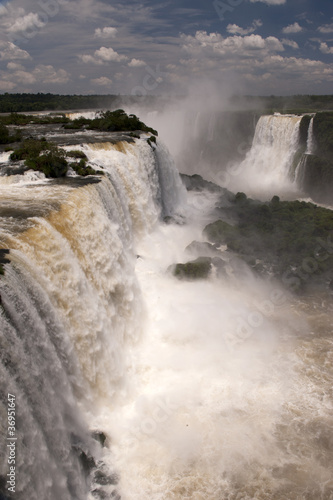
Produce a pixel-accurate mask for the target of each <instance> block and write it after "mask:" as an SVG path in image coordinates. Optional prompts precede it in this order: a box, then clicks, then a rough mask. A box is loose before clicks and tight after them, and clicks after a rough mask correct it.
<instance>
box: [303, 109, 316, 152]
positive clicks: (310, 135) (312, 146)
mask: <svg viewBox="0 0 333 500" xmlns="http://www.w3.org/2000/svg"><path fill="white" fill-rule="evenodd" d="M313 120H314V116H313V117H312V118H311V120H310V124H309V130H308V140H307V143H306V151H305V154H306V155H313V154H314V151H315V140H314V135H313Z"/></svg>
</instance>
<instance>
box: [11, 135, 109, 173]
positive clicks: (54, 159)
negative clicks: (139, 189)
mask: <svg viewBox="0 0 333 500" xmlns="http://www.w3.org/2000/svg"><path fill="white" fill-rule="evenodd" d="M66 156H67V157H71V158H76V159H80V161H79V162H72V163H70V164H69V163H68V161H67V159H66ZM10 159H11V160H12V161H21V160H24V162H25V165H26V166H27V167H28V168H31V169H33V170H38V171H39V172H43V173H44V174H45V176H46V177H48V178H49V177H56V178H57V177H64V176H65V175H66V174H67V171H68V167H69V166H71V168H72V169H73V170H74V171H75V172H76V173H77V174H78V175H81V176H87V175H96V174H101V173H102V172H96V171H95V170H94V169H93V168H92V167H90V166H87V157H86V155H85V154H84V153H83V152H82V151H76V150H74V151H69V152H68V153H66V151H64V150H63V149H61V148H59V147H58V146H56V145H55V144H53V143H52V142H48V141H46V139H40V140H39V139H26V140H25V141H23V142H22V144H21V145H20V147H19V148H17V149H15V151H13V153H12V154H11V155H10Z"/></svg>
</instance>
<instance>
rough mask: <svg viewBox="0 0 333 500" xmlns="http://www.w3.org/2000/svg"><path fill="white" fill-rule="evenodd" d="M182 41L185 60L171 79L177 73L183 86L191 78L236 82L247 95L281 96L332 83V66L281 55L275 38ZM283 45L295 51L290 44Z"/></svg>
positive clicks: (201, 37) (203, 36)
mask: <svg viewBox="0 0 333 500" xmlns="http://www.w3.org/2000/svg"><path fill="white" fill-rule="evenodd" d="M182 40H183V49H184V53H185V57H183V58H182V59H181V60H180V64H179V66H178V70H175V71H173V74H172V77H173V75H174V74H176V73H177V74H178V78H179V79H183V81H184V82H186V79H187V78H188V75H189V74H191V75H194V76H195V77H197V78H200V77H202V78H209V79H211V80H212V81H214V80H220V81H232V82H236V83H237V82H238V83H240V84H243V88H244V89H247V91H248V90H249V89H251V91H255V92H263V91H265V89H267V88H270V89H271V91H272V92H283V93H290V92H301V91H302V92H305V93H307V92H311V89H312V88H314V87H315V86H320V85H326V86H327V85H329V82H333V65H332V64H327V63H325V62H322V61H320V60H311V59H303V58H297V57H285V56H283V55H280V53H279V52H282V50H283V46H282V43H281V41H280V40H278V39H277V38H275V37H267V38H263V37H261V36H259V35H254V34H252V35H249V36H244V37H241V36H233V37H231V36H230V37H226V38H223V37H222V36H221V35H220V34H218V33H210V34H207V33H206V32H197V33H196V35H195V36H193V37H191V36H185V35H183V36H182ZM282 42H283V43H285V44H286V45H287V46H290V47H292V48H297V47H298V46H297V44H296V43H295V42H293V41H292V40H282ZM186 56H187V57H186ZM234 84H235V83H233V85H234ZM300 89H302V90H300Z"/></svg>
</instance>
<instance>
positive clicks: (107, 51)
mask: <svg viewBox="0 0 333 500" xmlns="http://www.w3.org/2000/svg"><path fill="white" fill-rule="evenodd" d="M79 58H80V59H81V61H82V62H84V63H92V64H105V63H108V62H122V61H127V60H128V57H126V56H122V55H121V54H118V52H116V51H115V50H113V49H112V48H111V47H109V48H107V47H101V48H100V49H98V50H95V52H94V55H93V56H91V55H88V54H84V55H80V56H79Z"/></svg>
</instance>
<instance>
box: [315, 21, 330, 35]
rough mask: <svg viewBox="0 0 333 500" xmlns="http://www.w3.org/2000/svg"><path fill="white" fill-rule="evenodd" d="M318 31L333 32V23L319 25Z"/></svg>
mask: <svg viewBox="0 0 333 500" xmlns="http://www.w3.org/2000/svg"><path fill="white" fill-rule="evenodd" d="M318 31H320V33H333V23H332V24H324V25H323V26H319V28H318Z"/></svg>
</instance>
